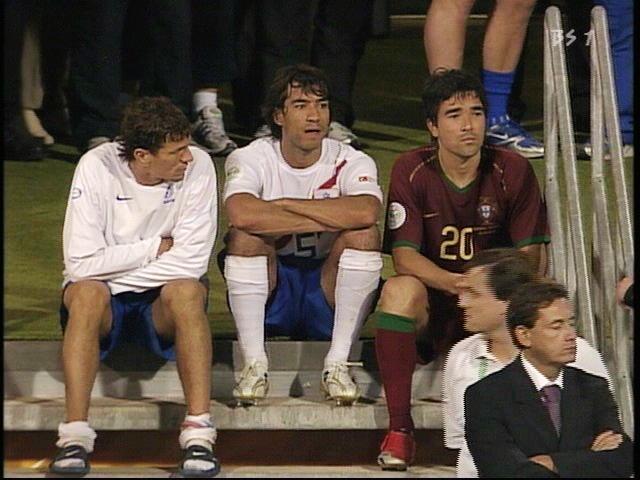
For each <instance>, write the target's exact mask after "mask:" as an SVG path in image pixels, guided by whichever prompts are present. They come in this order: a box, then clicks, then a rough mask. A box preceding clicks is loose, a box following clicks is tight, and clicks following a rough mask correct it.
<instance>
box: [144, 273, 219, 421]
mask: <svg viewBox="0 0 640 480" xmlns="http://www.w3.org/2000/svg"><path fill="white" fill-rule="evenodd" d="M205 295H206V289H205V287H204V285H202V284H201V283H200V282H199V281H197V280H194V279H184V280H174V281H172V282H169V283H167V284H165V285H164V286H163V287H162V290H161V291H160V297H159V298H158V299H157V300H156V301H155V302H154V303H153V306H152V312H153V313H152V316H153V323H154V325H155V328H156V330H157V332H158V334H159V335H161V336H163V337H168V338H175V348H176V363H177V366H178V375H179V376H180V381H181V382H182V388H183V390H184V396H185V400H186V403H187V413H188V414H189V415H199V414H202V413H208V412H209V406H210V396H211V361H212V353H211V350H212V347H211V331H210V329H209V321H208V320H207V315H206V313H205V311H204V304H205Z"/></svg>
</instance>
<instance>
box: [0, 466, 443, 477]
mask: <svg viewBox="0 0 640 480" xmlns="http://www.w3.org/2000/svg"><path fill="white" fill-rule="evenodd" d="M174 472H175V468H158V467H152V466H149V467H137V466H101V465H97V466H94V467H93V468H92V471H91V473H90V474H89V475H87V476H86V477H84V478H178V476H177V474H176V473H174ZM51 476H52V475H49V474H47V469H46V465H38V466H37V467H35V468H33V467H11V466H6V465H5V468H4V477H5V478H46V477H51ZM380 477H381V478H454V477H455V467H452V466H446V465H432V466H426V467H425V466H413V467H410V468H409V469H408V470H407V471H406V472H383V471H382V470H380V468H378V467H377V466H374V465H339V466H318V465H278V466H273V465H263V466H261V465H249V466H247V465H239V466H237V465H223V466H222V470H221V471H220V474H219V475H218V476H217V477H216V478H380Z"/></svg>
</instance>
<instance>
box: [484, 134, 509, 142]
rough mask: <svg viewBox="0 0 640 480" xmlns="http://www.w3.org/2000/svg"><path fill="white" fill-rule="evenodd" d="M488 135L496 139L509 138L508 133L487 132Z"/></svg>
mask: <svg viewBox="0 0 640 480" xmlns="http://www.w3.org/2000/svg"><path fill="white" fill-rule="evenodd" d="M487 135H488V136H489V137H493V138H497V139H498V140H506V139H508V138H509V134H508V133H491V132H489V133H488V134H487Z"/></svg>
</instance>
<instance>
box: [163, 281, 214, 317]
mask: <svg viewBox="0 0 640 480" xmlns="http://www.w3.org/2000/svg"><path fill="white" fill-rule="evenodd" d="M204 295H205V288H204V286H203V285H202V284H201V283H200V282H199V281H198V280H194V279H181V280H174V281H172V282H169V283H167V284H165V285H164V286H163V287H162V289H161V290H160V300H161V301H162V304H163V305H164V307H165V308H167V309H169V310H170V311H176V310H178V309H183V308H185V307H189V306H191V307H194V308H201V309H202V308H204Z"/></svg>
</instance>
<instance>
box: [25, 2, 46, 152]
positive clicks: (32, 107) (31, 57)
mask: <svg viewBox="0 0 640 480" xmlns="http://www.w3.org/2000/svg"><path fill="white" fill-rule="evenodd" d="M41 21H42V10H41V9H40V8H36V9H35V10H34V11H33V12H31V16H30V18H29V21H28V22H27V28H26V29H25V33H24V44H23V49H22V62H21V69H22V92H21V98H22V116H23V118H24V122H25V124H26V126H27V129H28V130H29V133H31V135H33V136H34V137H38V138H42V139H43V142H44V144H45V145H53V143H54V139H53V137H52V136H51V135H49V132H47V131H46V130H45V129H44V127H43V126H42V124H41V123H40V119H39V118H38V115H37V114H36V110H40V109H41V108H42V99H43V97H44V91H43V88H42V75H41V71H40V64H41V62H40V59H41V56H42V54H41V50H40V25H41Z"/></svg>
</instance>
